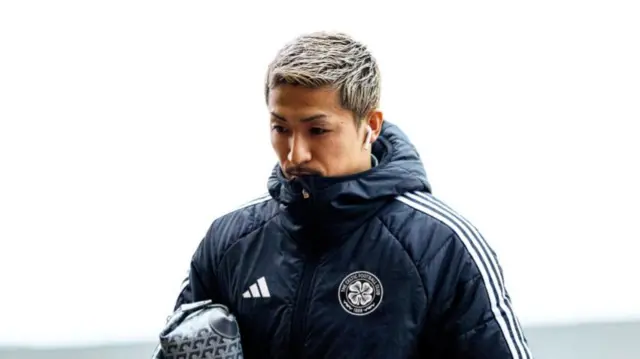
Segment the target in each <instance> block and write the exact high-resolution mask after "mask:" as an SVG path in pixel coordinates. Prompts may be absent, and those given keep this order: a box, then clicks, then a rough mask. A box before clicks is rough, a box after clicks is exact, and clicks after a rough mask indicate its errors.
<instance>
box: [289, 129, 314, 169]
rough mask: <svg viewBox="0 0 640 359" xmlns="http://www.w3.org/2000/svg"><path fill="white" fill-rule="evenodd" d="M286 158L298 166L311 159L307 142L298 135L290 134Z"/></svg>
mask: <svg viewBox="0 0 640 359" xmlns="http://www.w3.org/2000/svg"><path fill="white" fill-rule="evenodd" d="M287 159H288V160H289V161H290V162H291V164H293V165H294V166H298V165H300V164H303V163H305V162H308V161H309V160H311V151H310V150H309V146H308V143H307V142H306V141H305V139H304V138H303V137H302V136H300V135H297V136H296V135H294V136H291V138H290V139H289V154H288V156H287Z"/></svg>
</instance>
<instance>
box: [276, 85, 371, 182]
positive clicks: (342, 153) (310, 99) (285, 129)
mask: <svg viewBox="0 0 640 359" xmlns="http://www.w3.org/2000/svg"><path fill="white" fill-rule="evenodd" d="M268 107H269V111H270V113H271V144H272V145H273V149H274V150H275V152H276V154H277V155H278V159H279V161H280V166H281V167H282V170H283V172H284V174H285V176H286V177H287V178H294V177H296V176H300V175H309V174H316V175H321V176H331V177H335V176H344V175H349V174H354V173H357V172H361V171H365V170H367V169H369V168H370V167H371V158H370V154H369V153H370V152H368V151H367V150H365V149H364V141H365V137H366V123H363V124H362V125H361V126H356V123H355V121H354V117H353V114H352V112H351V111H348V110H346V109H344V108H342V106H341V105H340V101H339V97H338V91H337V90H332V89H309V88H305V87H302V86H293V85H280V86H277V87H276V88H275V89H272V90H271V92H270V94H269V103H268ZM373 127H374V128H375V127H379V125H377V124H374V126H373ZM376 132H378V131H376Z"/></svg>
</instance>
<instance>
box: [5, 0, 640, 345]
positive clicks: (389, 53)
mask: <svg viewBox="0 0 640 359" xmlns="http://www.w3.org/2000/svg"><path fill="white" fill-rule="evenodd" d="M639 8H640V6H639V5H638V2H636V1H626V2H624V1H566V0H562V1H559V0H554V1H550V0H542V1H540V0H539V1H529V2H513V1H483V2H473V1H465V2H457V1H456V2H453V1H448V2H441V3H438V4H436V3H434V2H429V3H425V4H421V5H419V3H418V2H414V3H409V2H402V1H384V2H377V3H374V2H371V1H350V2H344V3H342V2H341V1H323V2H314V3H302V2H295V1H288V2H285V1H266V2H254V3H246V2H235V3H234V4H233V5H231V4H229V2H226V3H224V5H222V4H218V3H216V2H213V1H206V2H205V1H198V2H169V1H130V0H127V1H113V0H112V1H105V2H96V1H91V2H89V1H55V2H53V1H6V2H2V3H0V121H1V122H0V171H1V172H0V291H1V292H0V308H2V314H1V319H0V344H29V345H67V344H80V343H83V344H84V343H103V342H110V341H123V340H126V341H129V340H147V339H150V340H153V338H155V336H156V334H157V332H158V330H159V328H160V327H161V326H162V324H163V323H164V319H165V316H166V315H167V314H168V313H169V312H170V310H171V308H172V306H173V301H174V299H175V296H176V295H177V292H178V289H179V287H180V282H181V280H182V278H183V276H184V274H185V271H186V269H187V266H188V263H189V259H190V256H191V253H192V251H193V250H194V248H195V246H196V245H197V244H198V242H199V241H200V239H201V238H202V236H203V235H204V234H205V232H206V230H207V228H208V226H209V224H210V223H211V221H212V220H213V219H214V218H215V217H216V216H217V215H220V214H222V213H224V212H226V211H227V210H230V209H233V208H234V206H236V205H238V204H241V203H243V202H245V201H247V200H250V199H252V198H253V197H256V196H258V195H260V194H261V193H263V192H265V191H266V181H267V176H268V175H269V173H270V170H271V168H272V166H274V165H275V163H276V162H275V156H274V155H273V153H272V151H271V148H270V144H269V130H268V117H267V112H266V107H265V105H264V99H263V92H262V91H263V79H264V75H265V71H266V66H267V64H268V62H269V61H270V60H271V58H272V56H273V55H274V54H275V52H276V51H277V50H278V48H279V47H280V46H282V45H283V44H284V43H285V42H286V41H289V40H290V39H292V38H293V37H295V36H296V35H298V34H300V33H303V32H308V31H315V30H340V31H345V32H348V33H350V34H352V35H353V36H355V37H356V38H358V39H359V40H361V41H362V42H364V43H366V44H368V45H369V47H370V49H371V50H372V51H373V52H374V55H375V56H376V57H377V58H378V60H379V63H380V67H381V69H382V72H383V95H382V96H383V99H382V102H383V103H382V105H383V110H384V111H385V112H386V115H387V120H389V121H391V122H395V123H396V124H398V125H400V126H401V127H402V128H403V129H404V130H405V131H406V132H407V133H408V134H409V136H410V138H411V139H412V140H413V141H414V142H415V144H416V146H417V147H418V149H419V150H420V151H421V154H422V156H423V159H424V162H425V167H426V169H427V172H428V174H429V176H430V180H431V182H432V184H433V187H434V192H435V194H436V195H438V196H439V197H440V198H442V199H444V200H445V201H447V202H449V204H451V205H452V206H453V207H455V208H456V209H457V210H458V211H459V212H461V213H462V214H464V215H465V216H466V217H468V218H469V219H470V220H471V221H472V222H473V223H474V224H475V225H476V226H477V227H479V229H480V230H481V231H482V232H483V234H484V235H485V237H486V238H487V239H488V240H489V241H490V243H491V244H492V246H493V247H494V249H495V250H496V252H497V253H498V255H499V256H500V259H501V262H502V265H503V267H504V270H505V274H506V281H507V285H508V287H509V290H510V291H511V294H512V299H513V302H514V306H515V308H516V311H517V313H518V314H519V316H520V319H521V321H522V324H523V325H525V326H531V325H539V324H549V323H560V322H582V321H592V320H621V319H631V318H636V319H637V318H640V291H638V289H637V283H638V282H639V281H638V276H639V275H640V264H639V261H638V249H639V245H638V242H639V241H640V229H639V226H638V223H639V221H638V219H637V216H638V214H640V211H639V209H638V207H639V205H638V203H640V190H639V189H638V187H639V184H640V173H639V172H640V171H639V167H640V166H639V163H640V161H639V160H638V157H639V154H640V141H638V137H639V135H640V132H639V131H638V128H637V124H638V122H639V120H640V66H639V65H638V64H640V46H639V44H640V21H638V19H639V18H640V11H639Z"/></svg>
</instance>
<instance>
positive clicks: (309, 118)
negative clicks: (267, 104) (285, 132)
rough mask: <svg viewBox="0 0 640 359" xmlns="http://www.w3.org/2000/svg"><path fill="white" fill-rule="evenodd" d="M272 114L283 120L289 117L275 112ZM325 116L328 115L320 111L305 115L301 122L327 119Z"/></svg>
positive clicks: (285, 120)
mask: <svg viewBox="0 0 640 359" xmlns="http://www.w3.org/2000/svg"><path fill="white" fill-rule="evenodd" d="M271 116H273V117H275V118H277V119H278V120H280V121H282V122H287V119H286V118H284V116H280V115H278V114H277V113H275V112H271ZM325 118H327V115H325V114H323V113H320V114H317V115H313V116H309V117H305V118H303V119H301V120H300V122H311V121H315V120H320V119H325Z"/></svg>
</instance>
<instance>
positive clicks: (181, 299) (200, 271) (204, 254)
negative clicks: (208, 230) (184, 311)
mask: <svg viewBox="0 0 640 359" xmlns="http://www.w3.org/2000/svg"><path fill="white" fill-rule="evenodd" d="M208 236H209V235H207V237H208ZM210 251H211V249H210V248H208V245H207V238H205V239H203V240H202V242H201V243H200V244H199V246H198V248H197V249H196V251H195V253H194V254H193V256H192V257H191V263H190V265H189V270H188V272H187V275H186V277H185V278H184V280H183V281H182V285H181V286H180V291H179V293H178V297H177V299H176V301H175V305H174V308H173V310H174V311H175V310H176V309H178V307H180V306H181V305H182V304H185V303H194V302H198V301H201V300H207V299H210V300H212V301H213V302H217V301H219V300H220V298H219V295H217V294H216V290H215V288H217V279H216V274H215V273H214V271H213V268H212V267H213V263H212V261H211V260H210V258H211V256H212V253H210Z"/></svg>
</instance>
